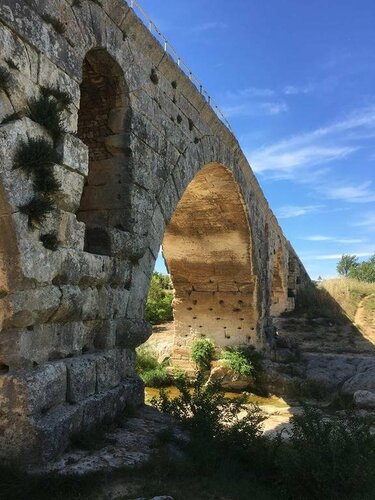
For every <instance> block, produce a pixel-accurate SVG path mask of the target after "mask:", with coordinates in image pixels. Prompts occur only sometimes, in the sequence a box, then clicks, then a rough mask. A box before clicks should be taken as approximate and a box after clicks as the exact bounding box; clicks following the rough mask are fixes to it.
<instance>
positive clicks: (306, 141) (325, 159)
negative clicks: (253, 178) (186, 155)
mask: <svg viewBox="0 0 375 500" xmlns="http://www.w3.org/2000/svg"><path fill="white" fill-rule="evenodd" d="M370 133H371V134H375V106H371V107H367V108H364V109H361V110H357V111H356V112H354V113H352V114H350V115H348V116H346V117H345V118H344V119H342V120H339V121H336V122H333V123H331V124H329V125H327V126H325V127H321V128H317V129H315V130H312V131H310V132H307V133H302V134H298V135H295V136H292V137H290V138H289V139H285V140H282V141H278V142H276V143H273V144H270V145H266V146H263V147H261V148H259V149H257V150H254V151H251V152H249V153H248V157H249V160H250V164H251V165H252V168H253V170H254V171H255V172H256V173H258V174H260V175H262V176H264V177H266V178H269V179H292V180H295V181H297V182H304V183H315V186H314V188H315V189H316V190H317V191H319V192H320V194H321V195H323V196H324V197H326V198H329V199H333V200H345V201H349V202H353V203H359V202H369V201H374V200H375V191H374V190H372V188H371V183H370V182H366V181H364V182H363V183H362V184H360V185H354V186H352V185H350V184H349V185H345V184H339V185H337V182H336V183H334V184H333V187H327V185H326V177H327V173H329V171H330V167H329V164H330V163H332V162H333V161H336V160H340V159H345V158H348V157H349V156H351V155H352V154H353V153H354V152H356V151H358V150H359V149H361V147H362V144H361V143H360V142H359V141H360V140H361V139H363V138H366V137H368V135H369V134H370ZM312 167H314V168H312ZM317 167H319V168H317Z"/></svg>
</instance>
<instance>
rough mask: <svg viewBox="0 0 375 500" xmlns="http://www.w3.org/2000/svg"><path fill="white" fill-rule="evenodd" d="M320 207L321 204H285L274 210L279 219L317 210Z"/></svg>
mask: <svg viewBox="0 0 375 500" xmlns="http://www.w3.org/2000/svg"><path fill="white" fill-rule="evenodd" d="M322 208H323V206H322V205H305V206H297V205H286V206H284V207H280V208H279V209H278V210H276V213H277V216H278V217H279V218H280V219H290V218H292V217H301V215H308V214H312V213H316V212H319V211H320V210H321V209H322Z"/></svg>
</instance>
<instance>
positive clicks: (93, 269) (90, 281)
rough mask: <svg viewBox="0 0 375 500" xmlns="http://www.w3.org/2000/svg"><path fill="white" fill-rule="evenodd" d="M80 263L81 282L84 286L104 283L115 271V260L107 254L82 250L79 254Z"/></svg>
mask: <svg viewBox="0 0 375 500" xmlns="http://www.w3.org/2000/svg"><path fill="white" fill-rule="evenodd" d="M79 265H80V269H79V272H80V280H79V283H80V285H82V286H96V285H104V284H105V283H108V281H109V279H110V276H111V274H112V272H113V261H112V259H111V258H110V257H108V256H106V255H94V254H91V253H87V252H82V253H81V254H80V255H79Z"/></svg>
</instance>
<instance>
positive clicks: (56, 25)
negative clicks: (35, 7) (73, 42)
mask: <svg viewBox="0 0 375 500" xmlns="http://www.w3.org/2000/svg"><path fill="white" fill-rule="evenodd" d="M42 19H43V20H44V21H45V22H46V23H48V24H50V25H51V26H52V27H53V29H54V30H55V31H56V33H59V34H60V35H62V34H63V33H65V31H66V26H65V24H64V23H62V22H61V21H60V20H59V19H57V18H56V17H54V16H51V15H50V14H43V16H42Z"/></svg>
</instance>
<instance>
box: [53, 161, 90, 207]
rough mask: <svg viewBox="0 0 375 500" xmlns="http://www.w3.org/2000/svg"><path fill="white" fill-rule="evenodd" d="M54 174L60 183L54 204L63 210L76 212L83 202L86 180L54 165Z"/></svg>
mask: <svg viewBox="0 0 375 500" xmlns="http://www.w3.org/2000/svg"><path fill="white" fill-rule="evenodd" d="M53 173H54V176H55V178H56V180H57V181H58V182H59V183H60V189H59V191H58V192H57V193H56V194H55V195H54V202H55V203H56V205H57V207H59V208H61V209H62V210H65V211H67V212H76V210H77V209H78V207H79V204H80V201H81V196H82V191H83V185H84V182H85V178H84V177H83V176H82V175H80V174H77V173H76V172H71V171H70V170H68V169H67V168H65V167H63V166H61V165H54V167H53Z"/></svg>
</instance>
